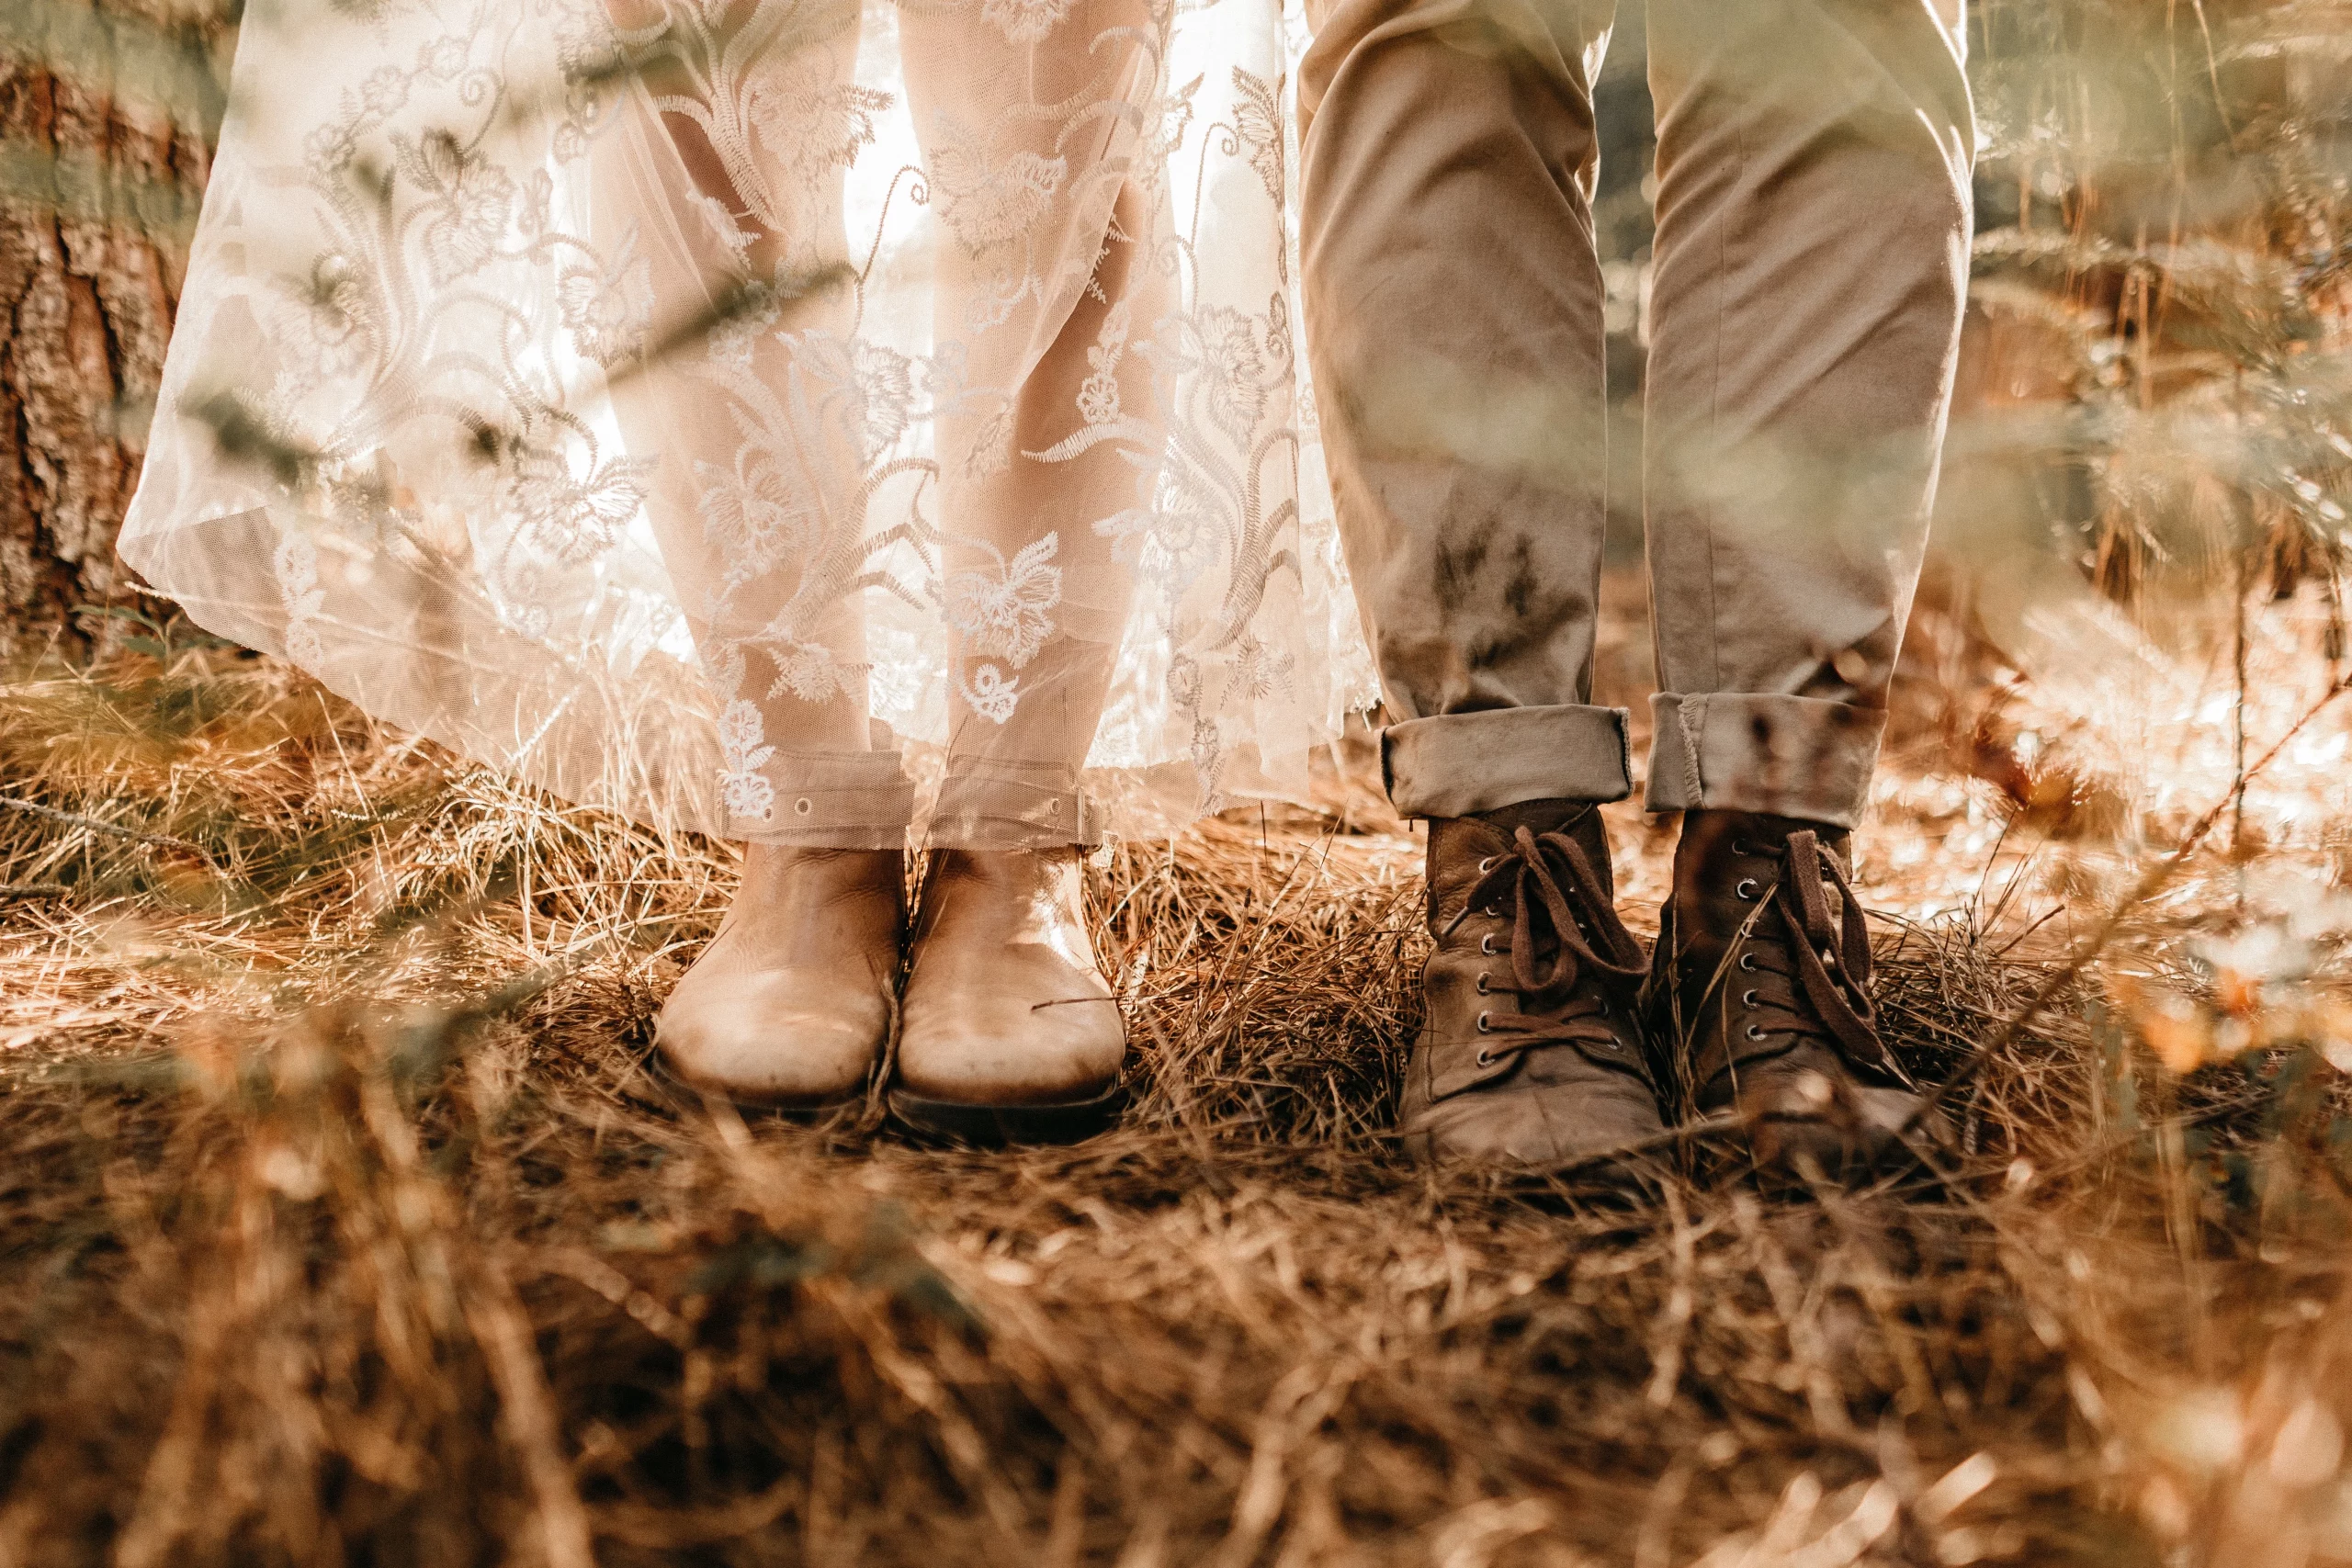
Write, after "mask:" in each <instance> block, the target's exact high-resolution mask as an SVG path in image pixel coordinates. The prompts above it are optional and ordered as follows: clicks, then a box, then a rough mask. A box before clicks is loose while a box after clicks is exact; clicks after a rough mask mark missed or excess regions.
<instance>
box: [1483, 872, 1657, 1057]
mask: <svg viewBox="0 0 2352 1568" xmlns="http://www.w3.org/2000/svg"><path fill="white" fill-rule="evenodd" d="M1506 888H1508V889H1509V890H1510V896H1511V905H1512V909H1511V936H1510V947H1509V948H1508V949H1505V950H1504V951H1505V952H1507V953H1509V954H1510V980H1509V981H1507V982H1500V983H1497V982H1487V983H1485V984H1484V985H1483V987H1482V988H1483V989H1485V990H1488V991H1493V992H1496V993H1498V994H1501V995H1505V996H1516V997H1517V998H1519V999H1520V1010H1519V1011H1518V1012H1516V1013H1503V1014H1499V1015H1496V1014H1489V1013H1480V1014H1479V1015H1478V1029H1479V1032H1480V1033H1482V1034H1487V1035H1490V1036H1492V1037H1493V1038H1492V1041H1491V1043H1488V1044H1487V1045H1486V1046H1484V1047H1483V1048H1482V1049H1481V1050H1480V1051H1479V1053H1478V1065H1479V1066H1482V1067H1483V1066H1491V1065H1492V1064H1494V1063H1496V1062H1498V1061H1502V1060H1505V1059H1506V1058H1509V1057H1511V1056H1517V1055H1523V1054H1524V1053H1527V1052H1530V1051H1535V1050H1541V1049H1544V1048H1546V1047H1550V1046H1555V1045H1568V1046H1574V1047H1578V1048H1582V1047H1586V1046H1590V1047H1594V1048H1595V1049H1597V1050H1599V1051H1600V1052H1603V1053H1606V1054H1607V1055H1604V1056H1603V1057H1602V1058H1600V1059H1601V1060H1603V1061H1604V1062H1606V1063H1607V1064H1608V1065H1610V1066H1631V1067H1633V1068H1634V1070H1636V1071H1638V1070H1639V1068H1638V1066H1637V1065H1636V1064H1634V1063H1630V1062H1627V1061H1626V1060H1624V1058H1625V1057H1626V1055H1627V1053H1626V1051H1625V1047H1624V1042H1623V1040H1621V1039H1620V1038H1619V1037H1618V1034H1617V1032H1616V1031H1615V1030H1614V1029H1612V1028H1611V1027H1610V1024H1609V1021H1608V1015H1609V1014H1610V1012H1611V1010H1612V1007H1613V1006H1614V1004H1613V1003H1612V1002H1611V991H1612V990H1616V989H1623V988H1625V987H1630V986H1632V985H1633V984H1634V982H1636V981H1638V980H1639V979H1640V978H1641V976H1642V975H1643V973H1644V972H1645V965H1644V964H1643V961H1642V950H1641V946H1640V944H1639V943H1637V942H1635V941H1634V934H1633V932H1631V931H1627V930H1626V929H1625V924H1624V922H1623V920H1621V919H1618V918H1617V910H1616V908H1615V906H1614V905H1613V904H1611V901H1610V897H1609V891H1608V888H1607V886H1606V885H1604V884H1603V883H1602V882H1601V880H1600V873H1599V872H1598V871H1596V870H1595V869H1594V867H1593V863H1592V860H1591V857H1590V856H1589V855H1587V854H1586V853H1585V851H1584V846H1583V845H1581V844H1579V843H1577V841H1576V840H1574V839H1572V838H1570V837H1568V836H1567V835H1566V833H1544V834H1541V835H1539V834H1536V833H1533V832H1531V831H1530V830H1529V829H1526V828H1524V827H1522V828H1521V829H1518V830H1517V831H1516V832H1515V833H1514V834H1513V835H1512V838H1511V843H1510V848H1508V849H1506V850H1505V851H1504V852H1502V853H1501V854H1498V855H1492V856H1489V857H1488V858H1487V860H1485V861H1484V862H1482V863H1480V865H1479V876H1478V880H1477V881H1476V882H1475V883H1473V884H1471V886H1470V896H1469V897H1468V899H1467V900H1466V901H1465V902H1464V905H1463V907H1462V912H1461V913H1460V914H1459V915H1456V916H1455V917H1454V918H1453V922H1452V923H1451V924H1449V925H1448V926H1447V927H1446V929H1445V932H1444V934H1445V935H1447V936H1451V935H1453V932H1454V931H1455V930H1456V929H1457V928H1458V927H1460V925H1461V924H1462V922H1463V921H1464V920H1465V919H1469V918H1470V915H1471V913H1472V912H1473V911H1474V910H1478V909H1479V908H1481V906H1482V905H1484V906H1485V912H1486V913H1487V914H1488V915H1490V916H1491V915H1496V914H1499V913H1500V912H1501V911H1500V909H1499V908H1497V907H1495V906H1494V905H1493V904H1491V903H1487V900H1488V899H1490V898H1491V897H1493V896H1494V895H1496V894H1497V893H1499V892H1501V891H1503V890H1504V889H1506ZM1588 933H1590V934H1589V935H1588ZM1486 951H1490V952H1491V951H1493V949H1492V948H1491V947H1488V948H1487V949H1486ZM1585 1054H1586V1055H1592V1052H1590V1051H1587V1052H1586V1053H1585ZM1610 1057H1615V1058H1617V1059H1616V1060H1614V1061H1611V1060H1609V1058H1610Z"/></svg>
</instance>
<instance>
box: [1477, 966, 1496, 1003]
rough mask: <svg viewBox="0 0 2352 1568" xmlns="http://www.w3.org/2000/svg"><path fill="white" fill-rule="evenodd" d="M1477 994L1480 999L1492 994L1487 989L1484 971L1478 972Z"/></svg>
mask: <svg viewBox="0 0 2352 1568" xmlns="http://www.w3.org/2000/svg"><path fill="white" fill-rule="evenodd" d="M1478 994H1479V995H1480V996H1482V997H1485V996H1491V995H1493V994H1494V993H1492V992H1491V991H1489V990H1487V972H1486V971H1485V970H1484V969H1481V970H1479V971H1478Z"/></svg>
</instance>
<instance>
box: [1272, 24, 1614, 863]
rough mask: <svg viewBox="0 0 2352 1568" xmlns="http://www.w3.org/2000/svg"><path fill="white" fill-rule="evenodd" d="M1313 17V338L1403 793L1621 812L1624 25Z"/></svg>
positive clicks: (1453, 802)
mask: <svg viewBox="0 0 2352 1568" xmlns="http://www.w3.org/2000/svg"><path fill="white" fill-rule="evenodd" d="M1309 9H1310V12H1311V15H1312V20H1313V21H1314V23H1315V26H1316V37H1315V43H1314V47H1313V48H1312V49H1310V50H1309V51H1307V54H1306V60H1305V61H1304V62H1303V63H1302V65H1301V69H1300V79H1299V119H1300V134H1301V143H1300V145H1301V148H1302V153H1301V179H1300V200H1301V207H1302V233H1301V247H1302V258H1303V262H1304V273H1303V278H1302V282H1303V285H1304V288H1305V297H1306V315H1307V333H1306V339H1307V344H1308V348H1309V351H1310V354H1311V355H1312V367H1313V370H1314V373H1315V378H1316V387H1317V404H1318V407H1319V409H1320V411H1321V414H1322V429H1323V440H1324V449H1325V453H1326V456H1327V457H1328V458H1329V465H1330V471H1331V482H1332V488H1333V491H1334V492H1335V497H1336V500H1337V502H1338V509H1339V521H1340V534H1341V536H1342V539H1343V541H1344V543H1345V545H1346V548H1347V556H1348V569H1349V573H1350V576H1351V578H1352V579H1353V581H1354V585H1355V592H1356V601H1357V604H1358V605H1359V606H1360V607H1361V608H1362V610H1363V617H1364V629H1365V634H1366V637H1367V638H1368V640H1369V641H1370V643H1371V646H1372V649H1373V652H1374V658H1375V660H1377V662H1378V664H1379V668H1380V676H1381V683H1382V687H1383V694H1384V696H1385V705H1386V708H1387V710H1388V716H1389V717H1390V719H1391V720H1392V721H1393V723H1392V727H1391V728H1390V729H1389V730H1388V732H1387V735H1386V738H1385V744H1384V747H1383V755H1384V763H1385V770H1386V773H1387V779H1388V787H1389V794H1390V798H1391V799H1392V800H1393V801H1394V802H1395V803H1396V805H1397V808H1398V809H1399V810H1400V811H1403V812H1405V813H1407V814H1408V815H1410V816H1426V817H1453V816H1462V815H1465V814H1467V813H1469V812H1473V811H1484V810H1491V809H1494V808H1496V807H1504V806H1510V805H1515V804H1517V803H1518V802H1520V801H1523V800H1532V799H1547V798H1584V799H1595V800H1611V799H1616V798H1619V797H1621V796H1623V795H1625V794H1626V793H1628V789H1629V785H1628V784H1627V783H1626V770H1625V764H1624V741H1623V736H1624V717H1623V714H1622V713H1619V712H1616V711H1615V710H1612V709H1608V708H1600V707H1594V706H1591V705H1590V695H1591V684H1592V644H1593V611H1594V604H1595V602H1596V600H1597V598H1598V596H1599V593H1600V547H1601V536H1602V526H1603V521H1604V517H1605V513H1606V506H1607V496H1606V494H1605V491H1604V485H1605V476H1606V473H1607V463H1606V460H1605V451H1604V446H1603V442H1604V438H1605V419H1606V383H1605V378H1604V366H1603V359H1602V353H1603V327H1602V321H1601V302H1602V289H1601V282H1600V262H1599V260H1598V258H1597V257H1596V255H1595V254H1594V250H1593V241H1592V223H1591V215H1590V211H1589V207H1588V205H1587V204H1588V200H1589V196H1590V192H1591V181H1592V177H1593V173H1594V169H1595V167H1596V163H1595V151H1594V143H1593V124H1592V101H1591V91H1590V85H1589V84H1590V69H1591V66H1592V65H1593V64H1595V63H1597V62H1598V59H1599V54H1600V46H1601V45H1602V44H1603V43H1604V42H1605V40H1606V39H1607V33H1608V26H1609V14H1610V8H1609V6H1607V5H1601V4H1591V3H1584V4H1579V3H1577V0H1309Z"/></svg>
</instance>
